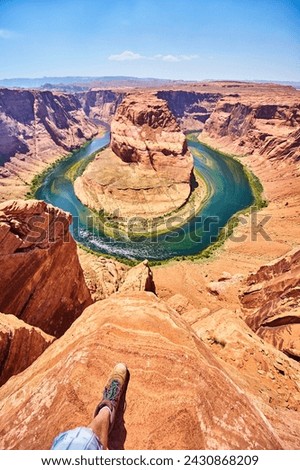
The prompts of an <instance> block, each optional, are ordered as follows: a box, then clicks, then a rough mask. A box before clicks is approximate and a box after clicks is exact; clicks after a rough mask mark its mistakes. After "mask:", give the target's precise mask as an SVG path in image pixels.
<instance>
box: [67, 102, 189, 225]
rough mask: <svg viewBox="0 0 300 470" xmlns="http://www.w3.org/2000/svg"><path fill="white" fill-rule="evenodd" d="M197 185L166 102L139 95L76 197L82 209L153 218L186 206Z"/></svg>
mask: <svg viewBox="0 0 300 470" xmlns="http://www.w3.org/2000/svg"><path fill="white" fill-rule="evenodd" d="M193 184H194V176H193V159H192V156H191V154H190V153H189V151H188V149H187V144H186V140H185V136H184V135H183V134H182V133H181V131H180V128H179V125H178V124H177V122H176V119H175V118H174V116H173V115H172V113H171V112H170V110H169V108H168V107H167V104H166V102H165V101H164V100H161V99H158V98H157V97H156V96H155V95H154V94H145V93H139V94H134V95H128V96H126V97H125V99H124V100H123V102H122V103H121V105H120V106H119V108H118V111H117V114H116V116H115V118H114V119H113V121H112V123H111V145H110V149H108V150H106V151H104V152H102V153H100V154H99V155H98V156H97V157H96V159H95V160H94V161H93V162H92V163H91V164H89V165H88V167H87V169H86V171H85V172H84V174H83V175H82V176H81V177H80V178H78V179H77V180H76V181H75V192H76V195H77V196H78V197H79V199H80V200H81V201H82V202H83V203H84V204H86V205H88V206H90V207H92V208H93V209H97V210H100V211H104V212H105V213H106V214H109V215H112V216H115V217H117V218H118V217H119V218H122V217H124V218H129V217H133V216H143V217H145V218H155V217H161V216H163V215H165V214H168V213H170V212H173V211H174V210H176V209H178V208H180V207H181V206H183V205H184V204H185V203H186V201H187V200H188V198H189V196H190V194H191V190H192V185H193Z"/></svg>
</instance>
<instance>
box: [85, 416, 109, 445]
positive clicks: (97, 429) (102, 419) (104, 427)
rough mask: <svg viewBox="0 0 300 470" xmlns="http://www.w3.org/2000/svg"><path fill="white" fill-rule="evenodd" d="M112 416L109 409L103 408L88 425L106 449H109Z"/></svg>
mask: <svg viewBox="0 0 300 470" xmlns="http://www.w3.org/2000/svg"><path fill="white" fill-rule="evenodd" d="M110 416H111V413H110V410H109V409H108V408H107V407H105V408H102V409H101V410H100V411H99V413H98V414H97V416H96V417H95V418H94V419H93V421H91V423H90V424H89V425H88V427H89V428H90V429H92V430H93V431H94V433H95V434H96V436H97V437H98V439H99V441H100V442H101V444H102V445H103V447H104V449H108V430H109V425H110Z"/></svg>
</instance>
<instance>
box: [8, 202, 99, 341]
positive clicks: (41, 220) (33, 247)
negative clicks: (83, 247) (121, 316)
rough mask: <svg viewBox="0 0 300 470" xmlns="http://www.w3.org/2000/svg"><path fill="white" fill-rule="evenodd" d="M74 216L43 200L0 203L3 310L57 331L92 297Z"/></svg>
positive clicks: (64, 327) (77, 314) (60, 331)
mask: <svg viewBox="0 0 300 470" xmlns="http://www.w3.org/2000/svg"><path fill="white" fill-rule="evenodd" d="M70 222H71V216H70V214H67V213H65V212H63V211H61V210H60V209H57V208H55V207H53V206H51V205H47V204H46V203H45V202H43V201H34V200H33V201H27V202H25V201H21V200H18V201H7V202H5V203H2V204H0V260H1V277H0V291H1V297H0V311H2V312H3V313H10V314H14V315H16V316H17V317H19V318H21V319H22V320H24V321H25V322H27V323H29V324H30V325H33V326H37V327H39V328H41V329H42V330H43V331H45V332H46V333H49V334H50V335H54V336H60V335H62V334H63V333H64V332H65V331H66V330H67V328H68V327H69V326H70V325H71V323H72V322H73V321H74V320H75V319H76V318H77V317H78V316H79V315H80V314H81V312H82V311H83V310H84V308H85V307H87V306H88V305H89V304H90V303H91V302H92V300H91V296H90V293H89V291H88V289H87V286H86V284H85V281H84V277H83V272H82V269H81V266H80V264H79V260H78V256H77V251H76V243H75V241H74V240H73V238H72V236H71V235H70V233H69V224H70Z"/></svg>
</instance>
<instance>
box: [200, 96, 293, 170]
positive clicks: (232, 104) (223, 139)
mask: <svg viewBox="0 0 300 470" xmlns="http://www.w3.org/2000/svg"><path fill="white" fill-rule="evenodd" d="M299 95H300V94H299V93H298V95H297V92H296V91H295V90H293V91H292V90H290V89H289V88H288V87H286V90H285V93H284V90H283V89H282V88H281V89H280V87H278V90H277V92H276V91H275V90H272V87H270V89H267V88H266V89H265V93H263V87H261V88H259V87H258V89H257V90H255V89H254V90H253V91H252V92H251V90H248V92H247V93H245V94H242V95H238V96H236V97H235V96H234V97H230V96H226V97H223V98H222V99H220V100H219V102H218V103H217V105H216V107H215V109H214V111H213V113H212V114H211V116H210V118H209V119H208V120H207V121H206V123H205V126H204V130H203V134H202V135H201V140H204V141H207V142H208V143H210V142H211V139H213V140H214V141H215V143H216V142H218V143H219V145H220V146H221V147H222V148H226V147H228V149H229V150H231V151H233V152H234V153H237V154H243V155H245V154H248V155H251V154H253V153H254V154H256V155H263V156H264V157H266V158H268V159H270V160H288V161H291V160H293V161H294V162H296V161H297V160H299V158H300V151H299V147H300V130H299V126H300V96H299Z"/></svg>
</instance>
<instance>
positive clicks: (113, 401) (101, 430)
mask: <svg viewBox="0 0 300 470" xmlns="http://www.w3.org/2000/svg"><path fill="white" fill-rule="evenodd" d="M127 374H128V371H127V366H126V365H125V364H123V363H119V364H116V365H115V367H114V368H113V370H112V372H111V374H110V376H109V378H108V381H107V383H106V385H105V388H104V391H103V396H102V400H101V402H100V403H99V404H98V406H97V408H96V410H95V414H94V419H93V420H92V422H91V423H90V424H89V425H88V427H89V428H91V429H92V430H93V431H94V433H95V434H96V436H97V437H98V439H99V440H100V442H101V444H102V445H103V447H104V448H105V449H107V448H108V435H109V433H110V431H111V430H112V428H113V426H114V422H115V418H116V412H117V409H118V406H119V403H120V399H121V397H122V394H123V391H124V385H125V383H126V379H127Z"/></svg>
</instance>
